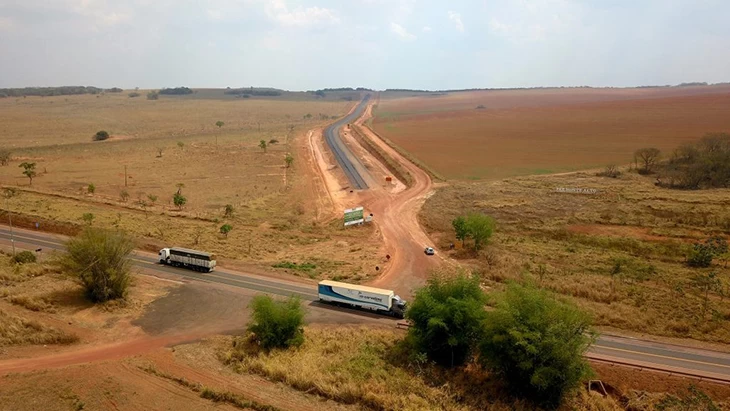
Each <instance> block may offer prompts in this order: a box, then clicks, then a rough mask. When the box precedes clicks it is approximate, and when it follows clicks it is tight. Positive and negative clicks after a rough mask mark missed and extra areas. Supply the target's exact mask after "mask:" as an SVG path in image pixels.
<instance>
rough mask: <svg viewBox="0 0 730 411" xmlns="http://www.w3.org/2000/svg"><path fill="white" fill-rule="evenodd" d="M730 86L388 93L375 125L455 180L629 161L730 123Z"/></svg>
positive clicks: (497, 176)
mask: <svg viewBox="0 0 730 411" xmlns="http://www.w3.org/2000/svg"><path fill="white" fill-rule="evenodd" d="M728 90H730V88H729V87H728V86H713V87H695V88H661V89H651V90H647V89H613V90H611V89H565V90H560V89H553V90H505V91H476V92H458V93H445V94H439V95H429V94H418V95H417V96H415V97H406V98H395V99H389V98H387V94H388V93H385V94H386V96H384V98H383V99H382V100H381V101H380V104H379V105H378V109H377V111H376V113H375V115H376V117H375V120H374V121H373V126H374V128H375V130H376V131H377V132H378V133H379V134H380V135H382V136H384V137H386V138H388V139H390V140H392V141H393V142H394V143H395V144H397V145H398V146H400V147H402V148H403V149H404V150H405V151H407V152H409V153H411V154H412V155H413V156H415V157H417V158H419V159H420V160H422V161H423V162H424V163H426V164H427V165H428V166H430V167H432V168H433V169H435V170H436V171H438V172H439V173H441V174H444V175H445V176H446V177H447V178H454V179H477V180H478V179H490V180H491V179H497V178H504V177H509V176H514V175H531V174H547V173H557V172H562V171H571V170H580V169H584V168H588V167H605V165H607V164H622V163H624V162H628V161H630V160H631V158H632V154H633V152H634V151H635V150H636V149H638V148H641V147H647V146H648V147H652V146H655V147H657V148H659V149H661V150H664V151H665V152H667V154H668V153H669V152H670V151H671V150H673V149H674V148H676V147H677V146H678V145H679V144H681V143H683V142H688V141H690V140H692V139H696V138H699V137H700V136H702V135H704V134H705V133H706V132H710V131H727V130H729V129H730V117H728V116H727V115H726V113H727V112H728V110H730V95H729V94H728V93H727V92H728ZM411 94H413V93H411ZM401 95H402V94H401ZM479 105H484V106H486V109H481V110H477V109H475V108H476V107H477V106H479Z"/></svg>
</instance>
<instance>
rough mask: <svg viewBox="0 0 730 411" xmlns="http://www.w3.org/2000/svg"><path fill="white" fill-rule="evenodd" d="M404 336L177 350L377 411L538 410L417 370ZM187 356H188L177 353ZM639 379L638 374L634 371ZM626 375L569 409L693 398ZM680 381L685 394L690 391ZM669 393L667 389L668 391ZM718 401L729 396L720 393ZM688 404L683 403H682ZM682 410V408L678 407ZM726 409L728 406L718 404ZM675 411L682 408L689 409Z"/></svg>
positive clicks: (467, 381) (349, 334)
mask: <svg viewBox="0 0 730 411" xmlns="http://www.w3.org/2000/svg"><path fill="white" fill-rule="evenodd" d="M404 336H405V333H404V332H403V331H398V330H393V329H383V328H372V327H339V328H337V329H332V328H327V327H317V326H309V327H306V329H305V343H304V345H303V346H301V347H300V348H298V349H290V350H284V351H273V352H271V353H268V354H267V353H263V352H260V351H259V350H258V349H257V348H255V347H251V346H250V345H249V343H248V342H247V341H246V340H245V339H243V338H232V337H219V338H217V339H214V340H209V341H207V342H204V343H199V344H193V345H188V346H185V347H181V348H180V349H178V350H176V355H179V356H181V357H182V356H185V357H187V358H206V357H209V356H210V355H211V354H210V353H211V352H216V353H217V355H218V357H219V359H220V361H222V362H223V363H224V364H227V365H228V366H229V368H230V369H232V370H234V371H235V372H237V373H239V374H243V375H249V374H253V375H260V376H263V377H265V378H266V379H268V380H269V381H272V382H281V383H284V384H285V385H287V386H289V387H292V388H294V389H296V390H299V391H301V392H305V393H307V394H309V395H317V396H320V397H324V398H327V399H329V400H333V401H336V402H338V403H341V404H352V405H356V406H359V407H361V408H362V409H372V410H419V411H420V410H472V409H479V410H530V409H534V408H533V406H531V405H529V404H526V403H523V402H521V401H519V400H515V399H513V398H510V397H508V396H506V395H505V394H504V393H505V388H504V387H503V386H502V383H501V381H500V378H495V377H494V376H490V375H488V374H486V373H484V372H483V371H479V369H478V367H474V366H472V365H467V366H466V367H464V368H460V369H455V370H451V371H446V370H444V369H441V368H438V367H434V366H432V365H430V364H427V363H420V364H419V363H413V362H410V361H409V360H408V359H407V354H404V353H403V351H402V349H401V348H400V345H399V341H401V340H402V338H403V337H404ZM178 352H180V354H177V353H178ZM628 372H632V371H628ZM621 375H622V374H621V372H618V373H616V372H614V373H613V375H610V376H609V375H608V374H607V380H605V382H606V383H607V384H612V385H611V386H612V387H613V389H612V395H611V396H610V397H608V398H603V397H602V396H600V395H597V394H595V393H587V392H586V391H585V390H583V389H581V390H579V391H578V392H577V393H575V394H574V395H573V396H571V397H570V398H568V399H567V401H566V402H565V404H563V406H562V407H561V409H564V410H573V409H580V410H623V409H634V410H641V409H654V408H653V406H655V405H660V404H664V405H671V404H672V401H674V400H676V399H678V398H684V397H686V396H687V392H686V389H685V388H673V389H669V390H668V391H669V392H671V394H666V393H653V388H654V387H653V386H652V383H650V382H648V381H645V383H644V384H638V386H640V387H641V388H640V389H641V390H643V391H638V390H634V389H632V388H630V387H623V386H621V381H622V380H621V378H622V377H621ZM685 386H686V384H684V383H682V382H679V383H678V384H677V387H685ZM662 388H663V390H662V391H664V390H666V387H662ZM699 388H700V390H709V391H710V392H708V393H710V395H712V396H713V397H715V398H719V397H722V396H723V395H726V390H723V389H719V390H716V392H711V391H712V389H713V388H712V386H711V385H705V384H701V385H700V387H699ZM680 401H681V400H680ZM674 405H675V407H676V406H678V405H679V404H677V403H674ZM717 405H719V406H721V407H722V406H723V404H717ZM667 409H682V408H681V407H678V408H672V407H669V408H667Z"/></svg>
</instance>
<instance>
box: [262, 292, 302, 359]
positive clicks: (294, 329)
mask: <svg viewBox="0 0 730 411" xmlns="http://www.w3.org/2000/svg"><path fill="white" fill-rule="evenodd" d="M249 307H250V308H251V310H252V313H251V317H252V321H251V322H250V323H249V325H248V331H249V332H251V334H252V337H253V339H254V340H255V341H257V342H258V343H259V345H260V346H261V347H262V348H263V349H265V350H271V349H274V348H288V347H298V346H300V345H302V343H303V342H304V329H303V328H302V326H303V325H304V310H303V309H302V304H301V301H300V300H299V297H294V296H292V297H289V299H288V300H286V301H274V300H273V299H272V298H271V297H270V296H268V295H257V296H256V297H254V299H253V301H251V305H250V306H249Z"/></svg>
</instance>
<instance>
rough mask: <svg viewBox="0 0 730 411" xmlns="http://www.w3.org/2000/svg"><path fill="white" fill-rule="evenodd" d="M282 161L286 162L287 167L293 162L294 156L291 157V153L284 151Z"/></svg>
mask: <svg viewBox="0 0 730 411" xmlns="http://www.w3.org/2000/svg"><path fill="white" fill-rule="evenodd" d="M284 162H285V163H286V168H289V167H291V165H292V163H293V162H294V157H292V155H291V154H289V153H286V157H284Z"/></svg>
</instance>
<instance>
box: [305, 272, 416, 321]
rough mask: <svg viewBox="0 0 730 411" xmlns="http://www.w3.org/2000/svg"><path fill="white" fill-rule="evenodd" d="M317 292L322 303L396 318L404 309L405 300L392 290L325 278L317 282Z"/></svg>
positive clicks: (402, 313) (401, 314)
mask: <svg viewBox="0 0 730 411" xmlns="http://www.w3.org/2000/svg"><path fill="white" fill-rule="evenodd" d="M318 292H319V301H321V302H324V303H330V304H339V305H348V306H351V307H355V308H362V309H365V310H370V311H376V312H379V313H382V314H386V315H390V316H393V317H397V318H403V315H404V314H405V311H406V305H407V303H406V301H404V300H403V299H401V298H400V297H399V296H397V295H395V293H394V292H393V291H392V290H384V289H382V288H373V287H366V286H363V285H354V284H347V283H341V282H337V281H329V280H325V281H320V282H319V287H318Z"/></svg>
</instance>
